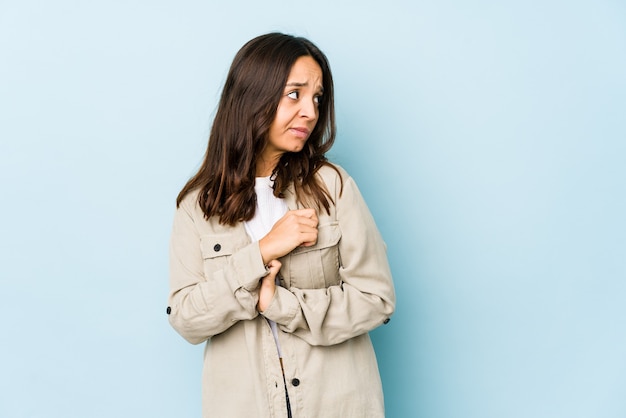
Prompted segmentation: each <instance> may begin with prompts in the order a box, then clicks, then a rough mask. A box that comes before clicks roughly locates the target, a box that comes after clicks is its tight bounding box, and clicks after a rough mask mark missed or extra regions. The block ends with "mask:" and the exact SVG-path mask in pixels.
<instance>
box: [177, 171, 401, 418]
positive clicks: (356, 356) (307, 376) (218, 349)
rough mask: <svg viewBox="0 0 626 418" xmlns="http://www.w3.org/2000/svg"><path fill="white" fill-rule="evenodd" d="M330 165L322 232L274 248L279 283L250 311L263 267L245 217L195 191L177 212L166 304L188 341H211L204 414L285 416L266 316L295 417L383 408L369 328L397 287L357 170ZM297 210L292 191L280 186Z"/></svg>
mask: <svg viewBox="0 0 626 418" xmlns="http://www.w3.org/2000/svg"><path fill="white" fill-rule="evenodd" d="M339 169H340V171H341V172H342V178H343V181H344V187H343V194H342V195H341V197H340V196H339V192H340V178H339V176H338V175H337V173H336V172H335V171H334V170H333V169H332V168H330V167H323V168H322V169H321V170H320V172H319V173H320V175H321V177H322V179H323V180H324V182H325V184H326V186H327V188H328V190H329V191H330V193H331V196H333V199H334V201H335V205H334V206H331V214H330V215H327V214H326V212H325V211H324V210H321V211H320V212H319V213H318V216H319V226H318V239H317V243H316V244H315V245H314V246H312V247H306V248H305V247H299V248H296V249H295V250H293V251H292V252H291V253H290V254H288V255H286V256H285V257H283V258H281V259H280V261H281V263H282V268H281V270H280V277H281V285H282V287H277V289H276V293H275V296H274V298H273V300H272V302H271V304H270V306H269V307H268V309H267V310H266V311H265V312H263V315H260V314H259V313H258V312H257V310H256V304H257V301H258V288H259V280H260V279H261V278H262V277H264V276H265V275H266V274H267V270H266V269H265V267H264V265H263V261H262V260H261V255H260V251H259V245H258V242H251V240H250V238H249V237H248V235H247V233H246V231H245V228H244V225H243V223H240V224H237V225H235V226H234V227H231V226H225V225H220V224H219V222H218V220H217V219H215V218H211V219H209V220H208V221H207V220H205V219H204V216H203V213H202V211H201V210H200V208H199V206H198V205H197V193H191V194H190V195H188V196H187V197H186V198H185V199H184V201H183V202H182V204H181V205H180V208H179V209H178V210H177V211H176V214H175V217H174V226H173V231H172V237H171V248H170V270H171V271H170V274H171V277H170V282H171V293H170V296H169V308H168V312H169V313H170V315H169V320H170V323H171V325H172V326H173V327H174V328H175V329H176V331H178V332H179V333H180V334H181V335H182V336H183V337H184V338H185V339H187V340H188V341H189V342H191V343H193V344H198V343H201V342H204V341H207V344H206V349H205V354H204V370H203V378H202V379H203V389H202V393H203V416H204V417H205V418H206V417H217V418H238V417H241V418H265V417H286V416H287V412H286V407H285V386H284V384H283V375H282V372H281V367H280V362H279V360H278V355H277V350H276V344H275V341H274V338H273V336H272V332H271V330H270V327H269V325H268V322H267V321H266V319H265V318H269V319H271V320H273V321H275V322H276V323H277V324H278V328H279V341H280V345H281V348H282V352H283V363H284V369H285V378H286V383H287V389H288V392H289V399H290V403H291V408H292V412H293V416H294V418H305V417H306V418H331V417H341V418H350V417H354V418H367V417H384V406H383V394H382V387H381V382H380V377H379V373H378V366H377V363H376V356H375V354H374V349H373V347H372V344H371V341H370V338H369V335H368V334H367V333H368V331H370V330H372V329H374V328H376V327H377V326H379V325H381V324H383V323H386V322H387V321H388V318H389V317H390V315H391V314H392V313H393V311H394V307H395V294H394V288H393V283H392V279H391V273H390V269H389V265H388V262H387V257H386V248H385V244H384V243H383V240H382V238H381V236H380V234H379V232H378V230H377V228H376V225H375V223H374V219H373V218H372V216H371V214H370V212H369V210H368V209H367V206H366V204H365V202H364V200H363V198H362V196H361V194H360V192H359V190H358V188H357V186H356V184H355V182H354V181H353V179H352V178H351V177H350V176H349V175H348V174H347V173H346V172H345V171H344V170H343V169H341V168H339ZM285 199H286V202H287V205H288V207H289V208H290V209H297V208H298V205H297V204H296V202H295V196H294V193H293V190H289V191H288V193H286V197H285Z"/></svg>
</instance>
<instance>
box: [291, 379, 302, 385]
mask: <svg viewBox="0 0 626 418" xmlns="http://www.w3.org/2000/svg"><path fill="white" fill-rule="evenodd" d="M291 384H292V385H294V386H298V385H300V379H292V380H291Z"/></svg>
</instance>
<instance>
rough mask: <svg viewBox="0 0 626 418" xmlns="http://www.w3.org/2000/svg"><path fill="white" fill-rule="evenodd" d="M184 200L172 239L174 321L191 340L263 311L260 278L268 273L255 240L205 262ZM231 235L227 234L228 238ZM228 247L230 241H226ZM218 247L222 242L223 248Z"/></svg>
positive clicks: (198, 219) (197, 219)
mask: <svg viewBox="0 0 626 418" xmlns="http://www.w3.org/2000/svg"><path fill="white" fill-rule="evenodd" d="M193 203H194V202H192V201H190V199H185V200H184V201H183V202H181V205H180V207H179V208H178V209H177V210H176V213H175V215H174V225H173V228H172V235H171V240H170V296H169V308H168V312H169V322H170V324H171V325H172V327H174V329H175V330H176V331H177V332H178V333H179V334H180V335H182V336H183V337H184V338H185V339H186V340H187V341H189V342H191V343H192V344H198V343H201V342H203V341H205V340H207V339H208V338H210V337H212V336H213V335H216V334H219V333H221V332H223V331H225V330H227V329H228V328H229V327H231V326H232V325H234V324H235V323H236V322H238V321H241V320H247V319H252V318H254V317H256V316H257V315H258V312H257V310H256V305H257V302H258V285H259V279H260V278H261V277H263V276H265V275H267V273H268V272H267V270H266V269H265V267H264V265H263V261H262V259H261V255H260V251H259V248H258V243H250V244H247V245H245V246H243V247H242V248H239V249H237V250H235V251H233V252H232V254H228V255H229V256H224V257H223V259H222V260H218V261H215V263H214V264H212V265H213V266H214V267H215V266H217V267H216V268H211V267H207V266H205V264H206V263H205V260H204V258H205V255H203V251H202V246H201V240H202V237H201V236H200V234H199V232H198V228H197V225H196V222H204V219H203V218H202V217H199V216H198V215H197V214H196V216H195V217H194V209H193V207H191V206H192V204H193ZM224 239H228V237H224ZM224 244H225V245H224V247H225V249H226V250H227V248H228V247H229V245H228V242H226V241H225V242H224ZM218 248H219V247H218ZM223 252H224V253H228V251H223Z"/></svg>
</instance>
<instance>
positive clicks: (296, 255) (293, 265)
mask: <svg viewBox="0 0 626 418" xmlns="http://www.w3.org/2000/svg"><path fill="white" fill-rule="evenodd" d="M317 231H318V233H317V242H316V243H315V245H313V246H311V247H298V248H296V249H295V250H293V251H292V252H291V253H290V254H289V256H288V257H286V260H285V261H286V262H287V264H288V265H287V266H285V265H283V269H281V273H282V275H283V279H284V280H285V285H286V286H287V287H291V286H293V287H297V288H299V289H321V288H325V287H328V286H333V285H337V284H339V282H340V277H339V263H340V259H339V241H340V240H341V229H340V228H339V224H338V223H337V222H333V223H329V224H325V225H319V226H318V228H317ZM284 267H288V268H287V269H284ZM284 270H286V271H284Z"/></svg>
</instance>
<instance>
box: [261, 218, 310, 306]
mask: <svg viewBox="0 0 626 418" xmlns="http://www.w3.org/2000/svg"><path fill="white" fill-rule="evenodd" d="M317 223H318V219H317V214H316V213H315V210H314V209H298V210H290V211H289V212H287V213H286V214H285V215H284V216H283V217H282V218H280V219H279V220H278V222H276V223H275V224H274V226H273V227H272V229H271V230H270V232H268V234H267V235H266V236H264V237H263V238H261V240H260V241H259V248H260V250H261V257H262V258H263V263H264V264H265V265H266V266H267V267H268V269H269V274H268V275H267V276H265V277H264V278H263V279H262V280H261V289H260V290H259V303H258V305H257V309H258V310H259V312H263V311H264V310H265V309H267V307H268V306H269V304H270V302H271V301H272V298H273V297H274V292H275V291H276V275H277V274H278V272H279V271H280V267H281V263H280V262H279V261H278V258H280V257H282V256H284V255H287V254H289V253H290V252H291V251H292V250H293V249H294V248H296V247H300V246H303V247H310V246H312V245H315V243H316V242H317Z"/></svg>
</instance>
